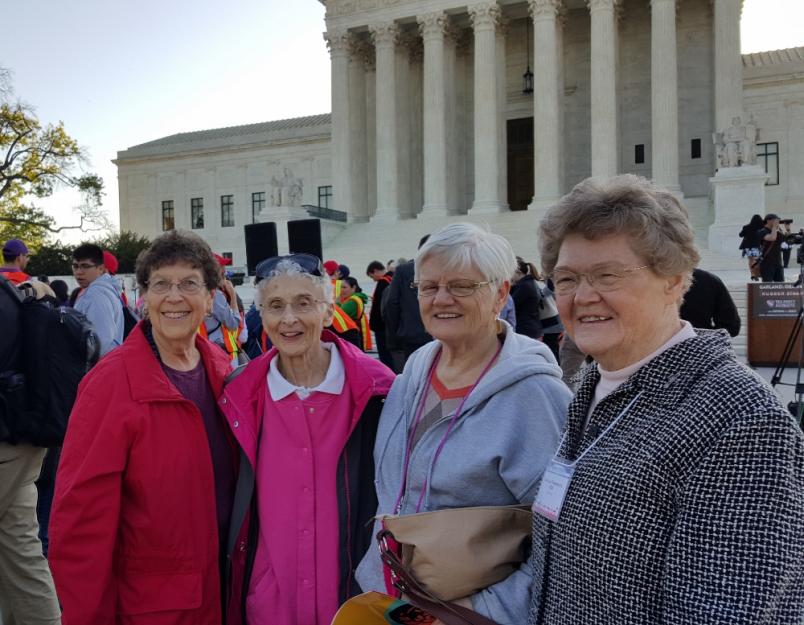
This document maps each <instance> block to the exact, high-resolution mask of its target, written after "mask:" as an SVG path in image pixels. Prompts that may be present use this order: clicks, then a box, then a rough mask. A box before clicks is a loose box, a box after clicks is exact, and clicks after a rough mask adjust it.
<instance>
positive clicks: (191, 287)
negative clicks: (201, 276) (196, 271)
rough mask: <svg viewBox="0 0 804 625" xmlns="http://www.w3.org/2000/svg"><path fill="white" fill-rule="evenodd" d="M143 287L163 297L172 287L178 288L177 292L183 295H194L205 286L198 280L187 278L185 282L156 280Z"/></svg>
mask: <svg viewBox="0 0 804 625" xmlns="http://www.w3.org/2000/svg"><path fill="white" fill-rule="evenodd" d="M145 286H147V287H148V290H149V291H151V292H152V293H156V294H157V295H164V294H165V293H169V292H170V290H171V289H172V288H173V287H174V286H175V287H178V289H179V291H180V292H181V293H184V295H195V294H196V293H198V292H199V291H200V290H201V288H202V287H204V286H206V285H205V284H204V283H203V282H199V281H198V280H193V279H192V278H187V279H186V280H182V281H181V282H170V281H168V280H157V281H156V282H148V283H146V284H145Z"/></svg>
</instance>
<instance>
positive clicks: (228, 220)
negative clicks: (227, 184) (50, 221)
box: [221, 195, 234, 228]
mask: <svg viewBox="0 0 804 625" xmlns="http://www.w3.org/2000/svg"><path fill="white" fill-rule="evenodd" d="M232 226H234V195H222V196H221V227H222V228H230V227H232Z"/></svg>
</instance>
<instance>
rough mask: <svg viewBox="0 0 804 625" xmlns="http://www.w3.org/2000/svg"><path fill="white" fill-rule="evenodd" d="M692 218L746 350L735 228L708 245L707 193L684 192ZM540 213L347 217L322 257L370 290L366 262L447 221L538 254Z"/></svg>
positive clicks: (530, 255) (397, 253) (742, 264)
mask: <svg viewBox="0 0 804 625" xmlns="http://www.w3.org/2000/svg"><path fill="white" fill-rule="evenodd" d="M684 204H685V205H686V206H687V208H688V210H689V213H690V219H691V221H692V224H693V226H694V228H695V232H696V242H697V244H698V249H699V250H700V252H701V262H700V267H702V268H703V269H706V270H707V271H711V272H713V273H715V274H717V275H718V276H720V278H721V279H722V280H723V281H724V282H725V283H726V286H727V287H728V289H729V291H730V292H731V295H732V297H733V298H734V301H735V304H736V305H737V309H738V311H739V313H740V318H741V319H742V320H743V323H742V328H741V332H740V334H739V335H738V336H737V337H735V338H734V340H733V343H734V348H735V351H736V352H737V354H738V355H739V356H741V357H743V358H744V357H745V354H746V338H745V327H746V315H747V308H746V280H747V278H748V269H747V264H746V261H745V260H744V259H743V258H741V257H740V253H739V251H738V249H737V246H738V244H739V240H738V238H737V233H736V232H735V233H734V255H733V256H732V255H726V254H722V253H719V252H715V251H712V250H710V249H709V248H708V241H707V236H708V229H709V224H710V223H712V218H713V215H712V210H711V207H710V202H709V198H708V197H694V198H685V199H684ZM538 219H539V215H538V214H537V213H534V212H532V211H522V212H510V211H506V212H504V213H489V214H474V213H473V214H470V215H459V216H454V217H432V216H429V215H421V214H420V215H419V216H418V217H417V218H415V219H408V220H399V221H398V220H395V219H386V220H383V219H381V218H375V219H372V221H370V222H368V223H350V224H349V226H348V227H347V228H344V229H334V230H329V231H328V232H327V234H328V236H326V237H325V241H324V257H325V259H329V258H333V259H335V260H337V261H338V262H339V263H343V264H346V265H348V266H349V268H350V269H351V273H352V275H353V276H355V277H356V278H357V279H358V281H359V282H360V284H361V286H362V287H363V289H364V290H366V291H368V292H371V290H372V289H373V285H371V284H370V282H369V279H368V278H367V277H366V275H365V271H366V266H367V265H368V263H369V262H371V261H372V260H379V261H381V262H383V263H385V262H387V261H388V260H389V259H391V258H394V259H396V258H399V257H403V258H406V259H409V258H412V257H413V256H414V255H415V253H416V246H417V243H418V241H419V238H420V237H422V236H423V235H424V234H427V233H430V232H434V231H436V230H438V229H439V228H441V227H443V226H445V225H446V224H448V223H451V222H455V221H469V222H473V223H478V224H481V225H482V224H487V225H488V226H489V227H490V228H491V229H492V231H493V232H496V233H497V234H501V235H502V236H504V237H505V238H507V239H508V240H509V241H510V242H511V245H512V246H513V248H514V251H515V252H516V253H517V254H519V255H520V256H522V257H524V258H526V259H536V258H537V244H536V230H537V226H538ZM280 252H282V250H280Z"/></svg>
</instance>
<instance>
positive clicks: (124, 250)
mask: <svg viewBox="0 0 804 625" xmlns="http://www.w3.org/2000/svg"><path fill="white" fill-rule="evenodd" d="M93 243H95V244H96V245H99V246H100V247H101V248H103V249H104V250H109V251H110V252H111V253H112V254H114V255H115V256H116V257H117V262H118V263H119V264H120V266H119V267H118V269H117V273H134V267H135V265H136V264H137V257H138V256H139V255H140V252H142V251H143V250H145V249H148V248H149V247H150V246H151V241H150V240H149V239H148V238H147V237H144V236H142V235H139V234H137V233H136V232H131V231H129V230H125V231H123V232H121V233H120V234H117V233H114V234H110V235H109V236H106V237H104V238H102V239H99V240H96V241H93Z"/></svg>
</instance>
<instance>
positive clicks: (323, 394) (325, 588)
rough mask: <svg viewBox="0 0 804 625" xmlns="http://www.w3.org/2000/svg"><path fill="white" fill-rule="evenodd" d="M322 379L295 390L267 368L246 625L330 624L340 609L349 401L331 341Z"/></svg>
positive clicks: (275, 369) (274, 368)
mask: <svg viewBox="0 0 804 625" xmlns="http://www.w3.org/2000/svg"><path fill="white" fill-rule="evenodd" d="M324 347H325V348H326V349H329V350H330V354H331V357H330V363H329V368H328V370H327V375H326V377H325V378H324V381H323V382H321V384H319V385H318V386H316V387H315V388H313V389H308V388H304V387H297V386H295V385H293V384H291V383H290V382H288V381H287V380H286V379H285V378H284V377H283V376H282V375H281V373H280V372H279V369H278V367H277V359H278V357H275V358H274V359H273V360H272V361H271V365H270V367H269V371H268V376H267V380H268V390H267V391H266V393H267V398H266V402H265V411H264V413H263V422H262V430H263V433H262V436H261V437H260V442H259V449H258V456H257V457H258V459H257V485H258V487H257V490H258V497H257V502H258V504H257V505H258V507H259V518H260V535H259V539H258V545H257V557H256V560H255V567H254V573H253V575H252V579H251V585H250V587H249V591H248V597H247V600H246V612H247V614H248V618H249V622H253V623H271V625H329V623H330V622H331V621H332V617H333V616H334V615H335V612H336V611H337V609H338V583H339V571H340V567H339V555H338V549H339V544H340V539H339V511H338V496H337V492H338V488H337V485H338V483H339V481H340V480H342V479H343V476H342V475H339V474H338V462H339V460H340V457H341V454H342V452H343V448H344V446H345V445H346V441H347V440H348V438H349V435H350V434H351V431H352V428H353V427H354V423H353V416H354V415H353V414H352V412H353V406H354V404H353V401H352V395H351V393H350V392H349V386H348V385H346V384H344V381H345V380H344V366H343V361H342V359H341V357H340V354H339V353H338V350H337V348H333V347H334V346H333V344H331V343H330V344H326V343H325V344H324Z"/></svg>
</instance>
